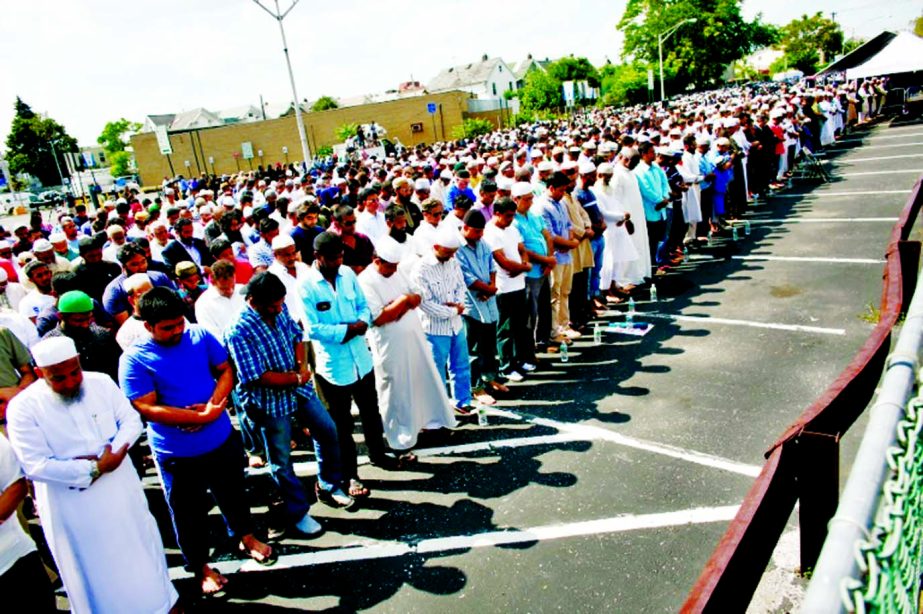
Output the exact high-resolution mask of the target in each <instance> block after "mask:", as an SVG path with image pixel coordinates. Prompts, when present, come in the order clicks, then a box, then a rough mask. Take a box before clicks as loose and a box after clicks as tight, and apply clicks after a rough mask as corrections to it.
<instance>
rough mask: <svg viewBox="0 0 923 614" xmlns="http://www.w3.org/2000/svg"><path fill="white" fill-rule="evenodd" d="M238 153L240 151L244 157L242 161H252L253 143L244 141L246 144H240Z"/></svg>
mask: <svg viewBox="0 0 923 614" xmlns="http://www.w3.org/2000/svg"><path fill="white" fill-rule="evenodd" d="M240 151H241V152H242V153H243V155H244V160H252V159H253V143H251V142H250V141H246V142H244V143H241V144H240Z"/></svg>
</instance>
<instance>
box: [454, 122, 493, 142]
mask: <svg viewBox="0 0 923 614" xmlns="http://www.w3.org/2000/svg"><path fill="white" fill-rule="evenodd" d="M493 130H494V125H493V124H492V123H490V121H489V120H486V119H481V118H479V117H472V118H468V119H466V120H465V121H463V122H462V124H461V126H455V127H454V128H453V129H452V138H453V139H456V140H458V139H473V138H475V137H478V136H481V135H484V134H489V133H490V132H493Z"/></svg>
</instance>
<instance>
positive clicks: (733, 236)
mask: <svg viewBox="0 0 923 614" xmlns="http://www.w3.org/2000/svg"><path fill="white" fill-rule="evenodd" d="M739 238H740V237H739V236H738V234H737V226H731V241H737V240H738V239H739Z"/></svg>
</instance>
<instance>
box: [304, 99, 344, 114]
mask: <svg viewBox="0 0 923 614" xmlns="http://www.w3.org/2000/svg"><path fill="white" fill-rule="evenodd" d="M338 108H340V105H339V103H337V101H336V99H335V98H333V97H332V96H321V97H320V98H318V99H317V100H315V101H314V104H312V105H311V110H312V111H327V110H329V109H338Z"/></svg>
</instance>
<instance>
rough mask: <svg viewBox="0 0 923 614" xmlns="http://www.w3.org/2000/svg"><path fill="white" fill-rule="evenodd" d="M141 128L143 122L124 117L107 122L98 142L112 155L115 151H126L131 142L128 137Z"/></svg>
mask: <svg viewBox="0 0 923 614" xmlns="http://www.w3.org/2000/svg"><path fill="white" fill-rule="evenodd" d="M139 130H141V124H139V123H138V122H130V121H128V120H127V119H125V118H124V117H122V118H120V119H117V120H115V121H112V122H106V125H105V127H103V131H102V132H101V133H100V135H99V137H97V139H96V142H97V143H99V144H100V145H102V146H103V149H104V150H105V151H106V153H107V154H109V155H110V157H111V156H112V154H114V153H118V152H120V151H125V148H126V147H128V143H129V140H128V137H129V136H130V135H131V134H133V133H135V132H138V131H139Z"/></svg>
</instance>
